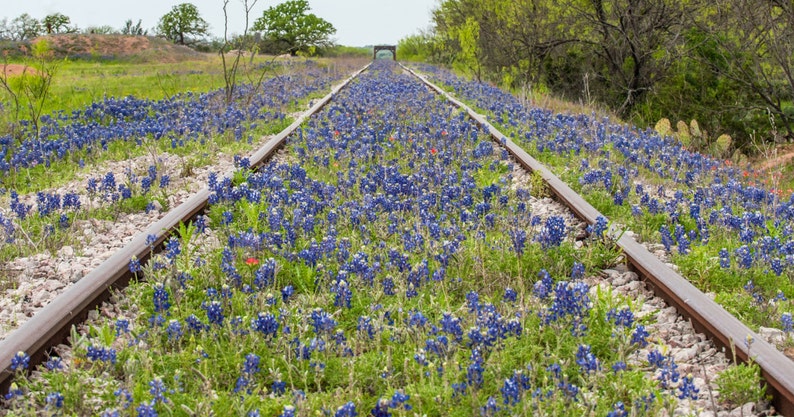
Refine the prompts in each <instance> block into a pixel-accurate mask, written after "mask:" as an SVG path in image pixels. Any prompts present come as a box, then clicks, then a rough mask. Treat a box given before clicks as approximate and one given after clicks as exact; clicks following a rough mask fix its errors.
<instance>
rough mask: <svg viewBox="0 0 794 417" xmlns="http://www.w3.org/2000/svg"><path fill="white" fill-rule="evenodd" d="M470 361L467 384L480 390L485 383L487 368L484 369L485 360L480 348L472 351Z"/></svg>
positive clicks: (467, 370)
mask: <svg viewBox="0 0 794 417" xmlns="http://www.w3.org/2000/svg"><path fill="white" fill-rule="evenodd" d="M469 361H470V362H469V366H468V367H467V368H466V384H467V385H468V386H470V387H472V388H475V389H477V388H480V387H481V386H482V383H483V381H484V377H483V372H485V368H483V364H484V360H483V357H482V354H480V350H479V349H478V348H474V349H472V351H471V356H470V357H469Z"/></svg>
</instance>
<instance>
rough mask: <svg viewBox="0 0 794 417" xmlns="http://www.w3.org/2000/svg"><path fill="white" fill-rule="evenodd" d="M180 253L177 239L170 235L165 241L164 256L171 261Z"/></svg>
mask: <svg viewBox="0 0 794 417" xmlns="http://www.w3.org/2000/svg"><path fill="white" fill-rule="evenodd" d="M180 253H182V249H181V248H180V245H179V239H177V238H176V237H173V236H172V237H171V238H169V239H168V240H167V241H166V242H165V257H166V258H168V259H169V260H170V261H171V262H173V261H174V260H175V259H176V257H177V255H179V254H180Z"/></svg>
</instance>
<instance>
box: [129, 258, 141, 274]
mask: <svg viewBox="0 0 794 417" xmlns="http://www.w3.org/2000/svg"><path fill="white" fill-rule="evenodd" d="M129 268H130V272H132V273H133V274H134V273H136V272H141V271H142V270H143V268H141V262H140V261H139V260H138V258H137V257H135V256H133V257H132V258H130V266H129Z"/></svg>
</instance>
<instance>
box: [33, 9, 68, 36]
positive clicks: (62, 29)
mask: <svg viewBox="0 0 794 417" xmlns="http://www.w3.org/2000/svg"><path fill="white" fill-rule="evenodd" d="M70 23H72V20H71V19H70V18H69V16H66V15H64V14H62V13H53V14H50V15H47V16H46V17H45V18H44V20H42V21H41V26H42V27H43V28H44V30H45V31H46V32H47V34H54V33H71V32H76V31H77V28H76V27H72V26H69V24H70Z"/></svg>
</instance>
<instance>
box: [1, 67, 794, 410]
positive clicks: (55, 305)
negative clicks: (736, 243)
mask: <svg viewBox="0 0 794 417" xmlns="http://www.w3.org/2000/svg"><path fill="white" fill-rule="evenodd" d="M368 67H369V65H367V66H365V67H364V68H362V69H360V70H358V71H357V72H355V73H354V74H352V75H351V77H350V78H348V79H347V80H345V81H344V82H343V83H341V84H340V85H338V86H336V87H334V88H333V89H332V91H331V92H330V93H329V94H328V95H326V96H325V97H323V98H322V99H321V100H319V101H317V102H316V103H315V104H314V105H313V106H312V107H311V108H310V109H309V110H308V111H307V112H306V113H305V114H304V115H302V116H301V117H299V118H297V120H295V122H293V123H292V124H291V125H290V126H289V127H287V128H286V129H285V130H284V131H282V132H280V133H279V134H278V135H276V136H274V137H273V138H272V139H270V140H269V141H268V142H267V143H265V145H264V146H262V147H261V148H260V149H259V150H257V151H256V152H254V153H253V154H252V155H251V156H250V158H249V159H250V161H251V167H252V168H253V169H256V168H258V167H260V166H262V165H263V164H264V163H265V162H266V161H267V160H268V159H269V158H270V157H271V156H272V155H273V154H274V153H275V151H276V150H278V149H279V148H280V147H281V146H282V145H283V144H284V142H285V141H286V139H287V137H288V136H289V135H290V134H291V133H292V132H293V131H295V130H296V129H297V128H298V127H299V126H300V125H301V124H302V123H303V122H304V121H305V120H306V119H307V118H308V117H309V116H311V115H312V114H314V113H316V112H318V111H319V110H320V109H321V108H322V107H323V106H325V105H326V104H327V103H328V102H329V101H330V100H331V99H332V98H333V97H334V96H335V95H336V94H337V93H338V92H339V91H340V90H341V89H342V88H344V87H345V86H346V85H347V84H348V83H349V82H351V81H352V80H353V79H354V78H355V77H356V76H358V74H360V73H361V72H363V71H365V70H367V68H368ZM403 68H404V69H405V70H406V71H407V72H409V73H411V74H413V75H414V76H416V77H417V78H419V79H420V80H421V81H422V82H423V83H425V84H426V85H427V86H428V87H429V88H431V89H433V90H435V91H436V92H437V93H438V94H440V95H442V96H444V97H445V98H446V99H447V100H449V101H451V102H452V103H453V104H454V105H455V106H457V107H459V108H461V109H463V110H465V111H466V112H467V113H468V114H469V116H470V117H471V118H472V119H474V120H475V121H477V122H478V123H479V124H480V125H481V126H482V127H483V128H484V129H486V130H487V131H488V132H489V133H490V135H491V137H492V138H493V139H494V140H495V141H496V142H498V143H499V144H500V145H501V146H502V147H504V148H505V149H506V150H507V151H508V152H509V153H510V154H511V155H512V156H513V157H514V158H515V159H516V160H517V161H518V162H519V163H520V164H521V165H522V166H523V167H524V168H525V169H527V170H529V171H533V172H535V173H537V174H539V175H540V176H541V178H543V180H544V181H545V182H546V185H547V186H548V188H549V189H550V190H551V191H552V192H553V193H554V195H555V196H556V198H557V199H558V200H559V201H560V202H562V203H563V204H565V205H566V206H568V207H569V208H570V209H571V211H573V212H574V213H575V214H576V215H577V216H578V217H579V218H580V219H582V220H583V221H585V222H587V223H588V224H594V223H595V221H596V219H597V218H598V217H599V216H601V213H599V212H598V210H596V209H595V208H594V207H593V206H592V205H590V204H589V203H588V202H587V201H585V199H584V198H583V197H581V196H580V195H579V194H577V193H575V192H574V191H573V190H572V189H571V188H570V187H568V185H567V184H565V183H564V182H562V181H561V180H560V179H559V178H557V177H556V176H555V175H554V174H552V173H551V171H549V170H548V169H547V168H546V167H545V166H543V165H542V164H541V163H540V162H538V161H537V160H535V159H534V158H532V157H531V156H530V155H529V154H528V153H527V152H526V151H524V150H523V149H521V148H520V147H519V146H517V145H516V144H515V143H513V141H511V140H510V139H509V138H507V137H505V136H504V135H503V134H502V133H501V132H499V131H498V130H497V129H496V128H494V127H493V126H492V125H491V124H490V123H488V122H487V121H486V120H485V118H484V117H483V116H481V115H479V114H477V113H476V112H474V111H473V110H472V109H471V108H469V107H468V106H466V105H465V104H463V103H462V102H460V101H458V100H456V99H454V98H453V97H451V96H450V95H449V94H447V93H446V92H445V91H444V90H442V89H441V88H439V87H437V86H435V85H434V84H432V83H430V82H429V81H428V80H427V79H426V78H425V77H423V76H422V75H420V74H417V73H416V72H414V71H413V70H411V69H409V68H405V67H403ZM209 195H210V192H209V189H208V188H204V189H202V190H201V191H199V192H198V193H196V194H195V195H193V196H192V197H191V198H190V199H188V200H187V201H186V202H184V203H183V204H181V205H180V206H178V207H176V208H174V209H173V210H171V211H169V212H168V213H167V214H166V215H165V216H164V217H163V218H162V219H160V220H159V221H157V222H156V223H154V224H153V225H151V226H150V227H149V228H148V229H147V230H146V231H144V232H143V233H140V234H139V235H138V236H136V237H135V238H134V239H133V240H132V241H131V242H130V243H129V244H127V246H125V247H124V248H123V249H122V250H120V251H118V252H117V253H115V254H114V255H113V256H112V257H111V258H109V259H108V260H106V261H105V262H104V263H102V264H101V265H100V266H99V267H98V268H96V269H95V270H93V271H91V272H90V273H89V274H87V275H86V276H85V277H83V278H82V279H81V280H80V281H78V282H77V283H76V284H74V285H73V286H72V287H70V288H69V289H68V290H67V291H66V292H64V293H63V294H61V295H60V296H59V297H57V298H56V299H55V300H53V301H52V302H51V303H50V304H49V305H47V306H46V307H45V308H44V309H42V310H41V311H39V312H38V313H37V314H36V315H34V316H33V317H32V318H31V319H30V320H28V321H27V322H25V323H24V324H23V325H22V326H21V327H19V328H18V329H16V330H15V331H13V332H12V333H11V334H9V335H8V337H7V338H6V339H5V340H2V341H0V391H2V392H5V391H7V390H8V388H9V386H10V384H11V381H12V378H13V375H14V373H13V372H12V371H11V369H10V368H11V360H12V358H13V357H14V356H15V355H16V353H17V352H19V351H23V352H26V353H27V354H29V355H30V358H31V362H32V364H39V363H41V362H43V361H44V360H45V359H46V356H47V353H48V352H49V351H50V350H51V349H52V348H53V347H54V346H56V345H58V344H60V343H63V342H64V341H65V340H66V338H67V337H68V336H69V334H70V331H71V327H72V325H73V324H75V323H78V322H80V321H82V320H84V319H85V317H86V316H87V315H88V312H89V311H91V310H93V309H94V308H95V307H96V306H98V305H99V304H101V303H102V302H103V301H105V300H107V299H108V298H109V297H110V294H111V290H112V289H114V288H122V287H124V286H125V285H126V284H127V283H128V282H129V281H130V279H131V278H132V276H133V275H132V273H131V272H130V270H129V261H130V259H132V258H133V257H136V258H137V259H139V260H140V261H141V263H144V262H145V261H146V260H148V258H149V257H150V256H151V255H152V252H153V251H152V246H150V243H151V242H147V236H149V235H155V236H157V240H156V241H155V242H154V248H155V251H154V252H157V251H158V250H160V249H161V248H162V244H163V242H165V241H166V240H167V239H168V238H169V237H170V236H171V235H172V234H175V233H176V231H177V229H178V226H179V224H180V223H183V222H188V221H189V220H191V219H193V218H194V217H195V216H197V215H199V214H201V213H202V212H203V211H204V210H205V208H206V207H207V205H208V198H209ZM616 243H617V245H618V246H619V247H620V249H621V250H622V251H623V254H624V256H625V258H626V261H627V262H628V265H629V267H630V268H631V269H633V270H634V271H635V272H637V273H638V274H639V275H640V277H641V278H642V279H643V280H644V281H645V282H646V284H647V285H649V286H650V287H651V288H652V289H653V290H654V292H655V293H656V294H657V295H658V296H660V297H662V298H663V299H665V300H666V301H667V302H668V304H670V305H672V306H674V307H676V309H677V310H678V313H679V314H681V315H683V316H684V317H686V318H688V319H690V320H691V321H692V324H693V325H694V327H695V329H697V330H698V331H700V332H703V333H705V334H706V335H707V336H708V337H710V338H711V339H712V340H713V341H714V343H715V344H717V345H718V346H722V347H726V348H730V347H732V346H733V347H735V349H736V355H737V358H738V359H740V360H742V361H747V360H748V359H749V357H748V355H749V352H748V347H747V346H746V345H745V343H743V341H745V340H747V339H748V338H752V340H753V344H752V350H753V352H752V355H753V356H752V358H753V360H754V361H755V362H756V363H757V364H758V365H759V366H760V368H761V375H762V376H763V378H764V380H765V382H766V383H767V384H768V392H769V394H771V395H772V397H773V405H774V406H775V409H776V410H777V411H778V412H779V413H781V414H782V415H786V416H794V361H792V360H790V359H789V358H787V357H786V356H785V355H783V354H782V353H781V352H780V351H778V350H777V349H775V348H774V347H773V346H772V345H770V344H769V343H767V342H766V341H764V340H763V339H762V338H761V337H759V336H758V335H757V334H755V333H754V332H753V331H751V330H750V329H749V328H748V327H747V326H745V325H744V324H742V323H741V322H740V321H739V320H738V319H737V318H735V317H733V316H732V315H730V314H729V313H728V312H727V311H726V310H725V309H723V308H722V307H721V306H719V305H718V304H716V303H715V302H714V301H713V300H712V299H710V298H709V297H707V296H706V295H705V294H703V293H702V292H701V291H699V290H698V289H697V288H695V287H694V286H693V285H692V284H691V283H690V282H689V281H687V280H686V279H685V278H684V277H682V276H681V275H680V274H678V273H677V272H675V271H674V270H672V269H671V268H669V267H668V266H667V265H666V264H664V263H663V262H662V261H661V260H659V258H657V257H656V256H655V255H653V254H651V253H650V252H649V251H648V250H647V249H645V247H644V246H642V245H640V244H639V243H637V242H636V241H635V240H634V239H633V238H631V237H629V236H626V235H622V236H621V237H620V238H619V239H618V240H617V242H616Z"/></svg>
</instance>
